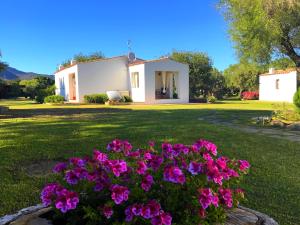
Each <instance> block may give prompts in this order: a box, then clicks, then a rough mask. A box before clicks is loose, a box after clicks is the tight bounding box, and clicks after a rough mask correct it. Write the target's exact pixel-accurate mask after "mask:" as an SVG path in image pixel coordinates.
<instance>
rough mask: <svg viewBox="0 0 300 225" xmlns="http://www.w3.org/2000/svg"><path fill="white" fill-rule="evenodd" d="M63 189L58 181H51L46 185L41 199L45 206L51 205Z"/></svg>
mask: <svg viewBox="0 0 300 225" xmlns="http://www.w3.org/2000/svg"><path fill="white" fill-rule="evenodd" d="M61 189H63V187H62V186H61V185H59V184H58V183H51V184H48V185H46V186H45V187H44V188H43V190H42V193H41V199H42V202H43V205H44V206H49V205H51V203H52V200H53V199H54V198H55V197H56V194H57V192H58V191H60V190H61Z"/></svg>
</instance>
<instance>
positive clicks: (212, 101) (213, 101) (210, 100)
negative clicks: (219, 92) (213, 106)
mask: <svg viewBox="0 0 300 225" xmlns="http://www.w3.org/2000/svg"><path fill="white" fill-rule="evenodd" d="M216 101H217V99H216V97H215V96H213V95H211V96H208V97H207V102H208V103H215V102H216Z"/></svg>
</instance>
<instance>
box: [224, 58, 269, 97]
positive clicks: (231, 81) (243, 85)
mask: <svg viewBox="0 0 300 225" xmlns="http://www.w3.org/2000/svg"><path fill="white" fill-rule="evenodd" d="M262 71H263V70H262V69H261V67H259V66H257V65H255V64H245V63H239V64H234V65H230V66H229V67H228V68H227V69H226V70H225V71H224V77H225V81H226V86H227V87H228V88H230V89H238V90H239V93H240V94H241V93H242V92H243V91H256V90H257V89H258V75H259V74H260V73H262Z"/></svg>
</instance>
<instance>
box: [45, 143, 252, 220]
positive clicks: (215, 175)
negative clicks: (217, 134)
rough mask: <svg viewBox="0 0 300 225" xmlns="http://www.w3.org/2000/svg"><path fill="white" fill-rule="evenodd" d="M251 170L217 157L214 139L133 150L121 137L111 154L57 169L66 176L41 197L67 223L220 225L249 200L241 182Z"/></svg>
mask: <svg viewBox="0 0 300 225" xmlns="http://www.w3.org/2000/svg"><path fill="white" fill-rule="evenodd" d="M249 167H250V164H249V163H248V162H247V161H245V160H231V159H229V158H227V157H225V156H220V155H218V152H217V146H216V145H215V144H213V143H211V142H209V141H207V140H198V141H197V142H196V143H194V144H193V145H191V146H187V145H184V144H174V145H171V144H170V143H167V142H165V143H163V144H162V146H161V150H159V151H156V150H155V143H154V142H149V147H148V148H138V149H137V150H133V147H132V145H131V144H130V143H129V142H128V141H122V140H118V139H116V140H113V141H112V142H110V143H109V144H108V145H107V152H103V151H99V150H94V153H93V157H84V158H71V159H70V160H69V162H68V163H65V162H62V163H58V164H57V165H56V166H55V167H54V169H53V172H54V173H58V174H60V175H61V177H62V179H60V178H59V180H60V183H59V182H55V183H51V184H48V185H46V186H45V187H44V189H43V190H42V193H41V199H42V202H43V204H44V205H45V206H50V205H52V206H53V207H54V208H56V209H57V210H54V211H55V212H56V213H57V214H56V215H55V216H54V217H53V218H52V220H55V219H54V218H56V219H59V220H60V221H62V220H63V221H65V222H64V223H63V224H68V222H70V224H71V223H72V224H73V225H79V224H80V225H86V224H89V225H94V224H95V225H96V224H125V221H126V222H129V223H130V224H139V225H140V224H150V223H151V224H153V225H158V224H164V225H170V224H172V222H173V223H174V224H199V223H201V224H214V223H215V222H224V220H225V218H226V214H225V210H226V209H228V208H232V207H236V206H237V205H238V203H239V201H240V200H241V199H242V198H243V197H244V192H243V191H242V190H241V189H238V188H237V187H238V184H239V181H240V178H241V177H242V176H243V175H244V174H247V172H248V169H249ZM233 187H234V188H233Z"/></svg>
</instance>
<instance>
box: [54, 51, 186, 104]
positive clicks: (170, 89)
mask: <svg viewBox="0 0 300 225" xmlns="http://www.w3.org/2000/svg"><path fill="white" fill-rule="evenodd" d="M55 85H56V88H57V89H56V94H57V95H62V96H64V97H65V100H66V101H69V102H83V97H84V95H88V94H96V93H106V92H107V91H120V93H123V94H125V95H126V94H128V95H130V96H131V97H132V100H133V102H140V103H146V104H157V103H158V104H160V103H187V102H189V67H188V65H186V64H183V63H179V62H176V61H173V60H171V59H169V58H161V59H156V60H142V59H133V60H129V58H128V57H127V56H118V57H113V58H105V59H100V60H95V61H91V62H84V63H77V62H74V61H72V62H71V64H70V66H68V67H65V68H60V69H59V70H58V71H57V72H55Z"/></svg>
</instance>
